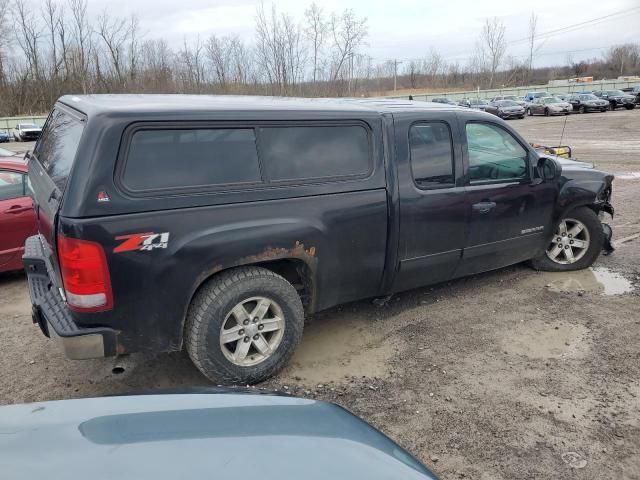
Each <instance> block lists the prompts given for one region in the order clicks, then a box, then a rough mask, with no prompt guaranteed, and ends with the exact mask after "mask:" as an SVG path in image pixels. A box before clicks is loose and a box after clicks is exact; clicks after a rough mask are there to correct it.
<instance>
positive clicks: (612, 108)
mask: <svg viewBox="0 0 640 480" xmlns="http://www.w3.org/2000/svg"><path fill="white" fill-rule="evenodd" d="M615 109H616V106H615V105H614V104H613V103H610V104H609V110H611V111H614V110H615Z"/></svg>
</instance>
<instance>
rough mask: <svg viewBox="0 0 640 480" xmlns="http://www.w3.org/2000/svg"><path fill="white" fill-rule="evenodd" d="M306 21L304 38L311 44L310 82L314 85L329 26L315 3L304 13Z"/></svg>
mask: <svg viewBox="0 0 640 480" xmlns="http://www.w3.org/2000/svg"><path fill="white" fill-rule="evenodd" d="M304 15H305V20H306V28H305V30H304V33H305V36H306V37H307V39H308V41H309V43H310V44H311V52H312V53H311V58H312V62H313V71H312V80H313V83H316V81H317V80H318V76H319V75H318V74H319V65H320V62H321V55H322V53H321V52H322V47H323V46H324V44H325V42H326V37H327V32H328V30H329V24H328V23H327V20H326V18H325V16H324V13H323V12H322V8H320V7H319V6H318V5H317V4H316V3H312V4H311V6H310V7H309V8H307V10H306V11H305V12H304Z"/></svg>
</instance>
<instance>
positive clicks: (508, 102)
mask: <svg viewBox="0 0 640 480" xmlns="http://www.w3.org/2000/svg"><path fill="white" fill-rule="evenodd" d="M498 105H500V106H501V107H517V106H518V104H517V103H516V102H514V101H513V100H500V101H499V102H498Z"/></svg>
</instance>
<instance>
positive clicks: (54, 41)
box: [42, 0, 62, 79]
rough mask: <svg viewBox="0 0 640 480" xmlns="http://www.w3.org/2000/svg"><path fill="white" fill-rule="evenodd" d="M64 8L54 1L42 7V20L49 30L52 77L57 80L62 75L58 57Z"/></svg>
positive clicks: (60, 62) (49, 0)
mask: <svg viewBox="0 0 640 480" xmlns="http://www.w3.org/2000/svg"><path fill="white" fill-rule="evenodd" d="M61 11H62V6H61V5H60V4H58V3H56V2H54V1H53V0H44V4H43V5H42V18H43V20H44V23H45V28H46V30H47V35H48V41H49V48H50V53H51V66H50V67H51V75H52V76H53V78H54V79H57V78H58V76H59V74H60V67H61V66H62V60H61V59H60V57H59V56H58V28H59V25H60V22H61V18H62V13H61Z"/></svg>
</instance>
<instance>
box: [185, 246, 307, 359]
mask: <svg viewBox="0 0 640 480" xmlns="http://www.w3.org/2000/svg"><path fill="white" fill-rule="evenodd" d="M316 266H317V257H316V251H315V248H314V247H311V248H308V249H305V248H304V245H302V244H300V243H298V242H296V244H295V246H294V247H293V248H291V249H285V248H279V249H275V248H273V249H268V250H266V251H265V252H262V253H261V254H256V255H251V256H248V257H244V258H241V259H238V260H237V261H234V262H229V263H228V264H226V265H215V266H212V267H209V268H207V269H206V270H203V271H202V273H201V274H200V275H199V276H198V278H197V279H196V280H195V282H194V283H193V285H192V287H191V291H190V295H189V301H188V302H187V303H186V305H185V308H184V311H183V313H182V318H181V328H180V339H179V345H180V350H182V349H183V347H184V345H183V343H184V329H185V326H186V319H187V313H188V311H189V306H190V305H191V303H192V302H193V298H194V297H195V296H196V294H197V293H198V291H199V290H200V289H201V288H202V287H203V286H204V285H205V284H206V283H207V282H209V281H210V280H212V279H213V278H215V277H217V276H219V275H220V274H222V273H223V272H228V271H230V270H233V269H235V268H239V267H262V268H265V269H267V270H270V271H272V272H274V273H276V274H278V275H280V276H281V277H283V278H284V279H285V280H287V281H288V282H289V283H291V284H292V285H293V287H294V288H295V289H296V291H297V292H298V295H299V296H300V300H301V301H302V305H303V307H304V311H305V313H307V314H308V313H313V312H315V308H316V271H317V268H316Z"/></svg>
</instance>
